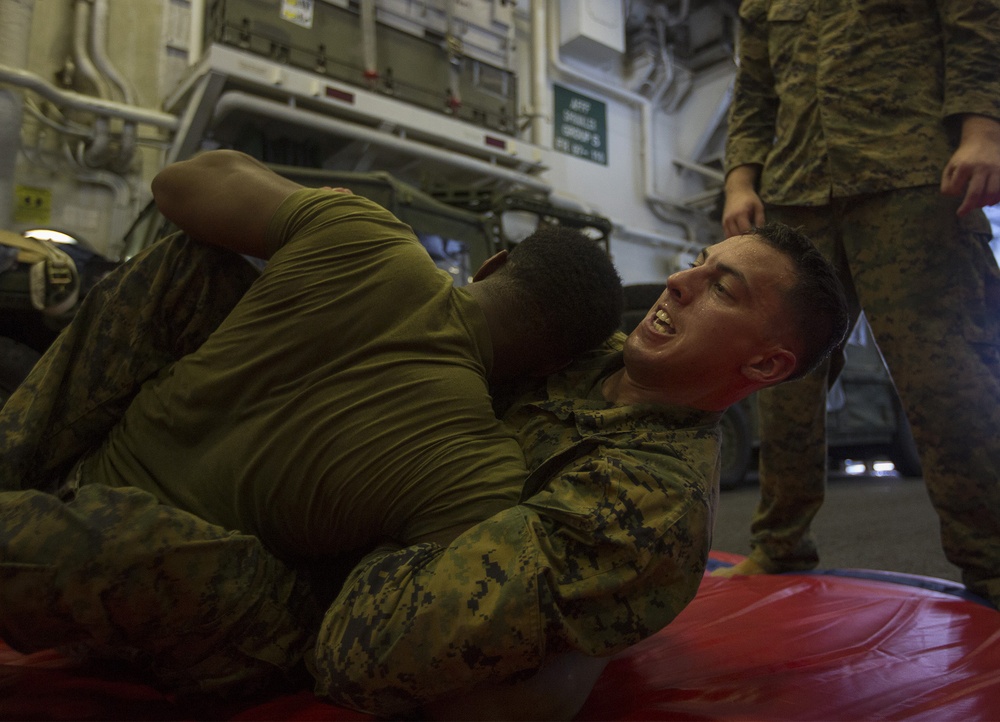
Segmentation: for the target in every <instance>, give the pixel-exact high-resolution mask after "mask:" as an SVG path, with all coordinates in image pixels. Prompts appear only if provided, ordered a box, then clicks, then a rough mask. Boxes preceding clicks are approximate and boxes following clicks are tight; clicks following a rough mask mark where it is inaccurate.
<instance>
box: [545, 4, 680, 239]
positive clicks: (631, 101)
mask: <svg viewBox="0 0 1000 722" xmlns="http://www.w3.org/2000/svg"><path fill="white" fill-rule="evenodd" d="M534 1H535V2H536V3H538V2H544V1H545V0H534ZM556 2H557V0H548V21H547V22H548V39H549V47H548V52H549V65H550V66H551V67H552V68H554V69H555V70H557V71H558V72H559V73H560V74H561V75H562V76H564V77H566V78H569V79H570V80H571V81H573V82H576V83H579V84H581V85H584V86H586V87H588V88H592V89H593V90H596V91H597V92H599V93H602V94H604V95H607V96H610V97H611V98H614V99H615V100H618V101H620V102H622V103H627V104H628V105H631V106H632V107H633V108H636V109H637V110H638V111H639V118H640V126H639V132H640V139H641V144H642V152H641V154H640V159H639V163H640V164H641V166H642V178H643V190H644V194H645V199H646V202H647V203H648V204H649V206H650V208H651V209H652V210H653V211H654V212H656V211H657V206H658V205H666V206H675V207H678V208H680V207H681V202H680V201H679V200H677V199H672V198H665V197H661V196H658V195H657V193H656V179H655V176H654V172H653V162H652V158H653V109H654V106H653V105H652V103H651V102H650V101H649V100H647V99H646V98H645V97H644V96H642V95H639V94H638V93H633V92H632V91H629V90H626V89H625V88H620V87H618V86H616V85H611V84H609V83H605V82H603V81H601V80H599V79H598V78H595V77H593V76H590V75H586V74H585V73H582V72H580V71H577V70H575V69H573V68H572V67H570V66H568V65H566V64H565V63H563V62H562V60H561V59H560V58H559V35H558V32H559V22H558V18H559V16H558V10H557V9H556ZM665 90H666V89H665V88H664V89H662V90H661V93H660V96H659V98H657V100H659V99H660V98H662V93H663V92H665ZM664 220H666V221H667V222H672V223H677V224H678V225H680V222H679V221H676V220H671V219H664Z"/></svg>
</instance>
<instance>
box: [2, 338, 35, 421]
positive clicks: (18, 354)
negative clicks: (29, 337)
mask: <svg viewBox="0 0 1000 722" xmlns="http://www.w3.org/2000/svg"><path fill="white" fill-rule="evenodd" d="M39 358H40V356H39V355H38V353H37V352H36V351H35V350H34V349H33V348H30V347H28V346H25V345H24V344H22V343H18V342H17V341H14V340H13V339H9V338H5V337H3V336H0V408H2V407H3V405H4V404H5V403H7V399H8V398H10V395H11V394H12V393H14V389H16V388H17V387H18V386H20V385H21V382H22V381H24V379H25V378H26V377H27V375H28V372H29V371H31V369H32V367H34V365H35V363H36V362H37V361H38V359H39Z"/></svg>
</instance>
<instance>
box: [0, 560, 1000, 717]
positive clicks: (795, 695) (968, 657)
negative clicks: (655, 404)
mask: <svg viewBox="0 0 1000 722" xmlns="http://www.w3.org/2000/svg"><path fill="white" fill-rule="evenodd" d="M712 556H713V560H714V562H715V563H719V562H722V563H727V562H730V561H735V560H738V559H739V558H740V557H735V556H733V555H726V554H716V553H713V555H712ZM847 573H848V574H851V573H853V572H847ZM866 574H867V576H869V577H871V578H853V577H850V576H830V575H823V574H805V575H781V576H764V577H744V578H738V579H714V578H711V577H706V578H705V580H704V582H703V584H702V586H701V589H700V590H699V592H698V596H697V597H696V598H695V600H694V601H693V602H692V603H691V605H690V606H689V607H688V608H687V609H685V610H684V612H683V613H682V614H681V615H680V616H679V617H678V618H677V619H676V620H675V621H674V623H673V624H671V625H670V626H669V627H667V628H666V629H664V630H663V631H662V632H660V633H659V634H657V635H656V636H654V637H652V638H650V639H648V640H646V641H645V642H643V643H641V644H639V645H636V646H635V647H633V648H631V649H629V650H627V651H626V652H624V653H622V654H620V655H619V656H618V657H616V658H615V659H614V660H612V661H611V663H610V664H609V665H608V667H607V669H606V670H605V673H604V674H603V675H602V677H601V679H600V680H598V683H597V685H596V687H595V688H594V691H593V693H592V694H591V695H590V698H589V700H588V701H587V704H586V705H585V706H584V709H583V710H582V711H581V713H580V715H579V716H578V717H577V719H580V720H927V721H931V720H933V722H942V721H946V720H955V721H956V722H957V721H959V720H961V721H962V722H972V721H975V720H980V721H983V722H987V721H995V720H1000V612H997V611H995V610H992V609H990V608H988V607H986V606H983V605H981V604H978V603H976V602H974V601H970V600H968V599H962V598H960V597H958V596H955V595H954V594H951V593H947V592H944V591H934V590H933V589H927V588H925V587H926V586H928V585H929V586H935V585H937V586H939V587H940V588H942V589H948V588H949V587H951V586H953V585H950V584H949V583H947V582H940V583H939V584H937V582H936V580H930V579H927V578H923V577H905V576H903V575H887V574H881V573H877V572H875V573H866ZM890 580H897V581H900V580H901V581H904V582H906V583H905V584H900V583H897V581H890ZM914 584H915V585H917V586H912V585H914ZM0 719H4V720H27V719H49V720H85V719H87V720H89V719H99V720H112V719H134V720H157V719H190V720H201V719H220V720H222V719H226V720H248V721H253V720H277V719H281V720H364V719H371V718H369V717H366V716H365V715H360V714H358V713H355V712H351V711H348V710H344V709H341V708H338V707H334V706H332V705H328V704H324V703H322V702H320V701H318V700H317V699H315V697H313V695H312V694H311V693H310V692H309V691H306V690H303V691H302V692H299V693H296V694H288V695H283V696H280V697H276V698H274V699H270V700H254V701H249V700H248V701H244V702H243V703H241V704H225V705H224V704H219V705H216V706H205V705H200V706H199V707H197V708H192V707H190V706H188V705H185V704H183V703H180V702H177V701H175V700H172V699H171V698H169V697H167V696H164V695H162V694H160V693H158V692H156V691H155V690H153V689H152V688H151V687H149V686H147V685H144V684H142V683H141V682H140V681H138V680H136V679H130V678H128V676H127V675H125V676H123V675H122V673H121V672H120V671H119V672H112V671H111V670H107V669H97V668H81V667H78V666H75V665H73V663H71V662H69V661H68V660H66V659H64V658H62V657H60V656H59V655H57V654H56V653H54V652H40V653H37V654H33V655H28V656H23V655H19V654H18V653H16V652H14V651H13V650H11V649H10V648H8V647H6V646H3V645H2V643H0Z"/></svg>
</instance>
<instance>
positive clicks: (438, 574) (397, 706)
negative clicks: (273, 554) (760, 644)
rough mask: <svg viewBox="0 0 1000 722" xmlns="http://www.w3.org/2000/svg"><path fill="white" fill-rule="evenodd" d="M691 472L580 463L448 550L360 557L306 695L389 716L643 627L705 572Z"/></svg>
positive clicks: (634, 638)
mask: <svg viewBox="0 0 1000 722" xmlns="http://www.w3.org/2000/svg"><path fill="white" fill-rule="evenodd" d="M671 463H676V464H677V465H678V467H680V466H681V465H682V462H680V461H677V460H671V459H667V460H666V464H667V467H668V470H669V466H670V464H671ZM690 476H691V474H690V470H687V477H688V479H689V481H685V482H682V483H679V484H677V485H676V486H671V487H670V488H671V489H672V491H671V490H664V488H663V486H662V485H661V484H659V483H657V481H656V480H655V479H650V478H647V475H646V474H644V473H643V471H642V469H641V468H640V469H638V470H637V469H635V468H625V467H624V466H623V465H622V460H621V459H620V458H617V457H614V456H612V457H610V458H609V457H607V456H602V457H601V458H596V459H595V458H589V459H585V460H582V461H581V462H580V463H578V464H576V465H575V467H574V468H573V469H571V470H566V471H564V472H563V473H561V474H560V475H559V476H558V477H556V478H555V479H554V480H553V481H552V482H551V483H550V484H549V486H548V487H547V488H546V490H545V491H543V492H542V493H539V494H536V495H535V496H533V497H532V498H531V499H529V500H528V501H527V502H525V503H523V504H521V505H519V506H517V507H514V508H512V509H508V510H506V511H504V512H501V513H500V514H497V515H496V516H494V517H492V518H491V519H488V520H487V521H485V522H482V523H480V524H478V525H477V526H475V527H473V528H471V529H469V530H468V531H467V532H465V533H464V534H463V535H461V536H460V537H459V538H458V539H456V541H455V542H454V543H452V544H451V545H450V546H448V547H447V548H442V547H440V546H437V545H432V544H424V545H417V546H412V547H407V548H405V549H399V550H395V551H393V550H388V549H382V550H379V551H376V552H374V553H372V554H371V555H369V556H368V557H367V558H366V559H364V560H363V561H362V563H361V564H359V565H358V567H356V568H355V570H354V571H353V573H352V575H351V577H350V578H349V580H348V582H347V583H346V584H345V586H344V588H343V590H342V591H341V593H340V595H339V596H338V597H337V599H336V600H335V601H334V603H333V605H332V606H331V607H330V608H329V610H328V611H327V614H326V617H325V620H324V623H323V625H322V628H321V631H320V634H319V639H318V642H317V651H316V654H315V659H314V663H313V673H314V675H315V676H316V679H317V693H319V694H321V695H324V696H328V697H330V698H332V699H333V700H334V701H335V702H337V703H339V704H344V705H348V706H351V707H354V708H357V709H361V710H364V711H367V712H374V713H377V714H384V715H392V714H397V713H399V712H400V711H403V710H406V709H409V708H413V707H416V706H419V705H420V704H423V703H426V702H430V701H433V700H435V699H440V698H442V697H444V696H447V695H449V694H452V693H454V692H456V691H458V690H461V689H466V688H469V687H471V686H473V685H476V684H480V683H497V682H500V681H502V680H505V679H511V678H514V679H517V678H519V675H530V674H531V673H533V672H534V671H535V670H537V669H539V668H540V667H541V666H542V665H543V663H544V662H545V661H546V660H547V659H549V658H550V657H551V656H552V655H554V654H558V653H561V652H565V651H569V650H575V651H578V652H582V653H583V654H586V655H589V656H607V655H611V654H613V653H615V652H617V651H619V650H621V649H624V648H625V647H627V646H629V645H631V644H634V643H636V642H638V641H640V640H641V639H644V638H645V637H648V636H649V635H651V634H653V633H655V632H656V631H658V630H659V629H661V628H662V627H664V626H665V625H666V624H667V623H669V622H670V621H671V620H672V619H673V618H674V617H675V616H676V615H677V613H678V612H680V610H681V609H683V607H684V606H685V605H686V604H687V603H688V602H689V601H690V599H691V598H692V597H693V596H694V593H695V591H696V590H697V587H698V584H699V582H700V581H701V578H702V574H703V572H704V566H705V560H706V557H707V554H708V546H709V545H710V541H709V539H710V532H709V528H710V521H709V519H710V512H709V511H708V509H709V507H710V505H709V504H708V503H707V502H706V503H700V502H701V501H703V499H702V498H701V497H702V496H703V495H702V494H701V493H700V492H698V491H697V489H698V488H700V482H697V481H696V480H691V479H690ZM689 482H690V485H689Z"/></svg>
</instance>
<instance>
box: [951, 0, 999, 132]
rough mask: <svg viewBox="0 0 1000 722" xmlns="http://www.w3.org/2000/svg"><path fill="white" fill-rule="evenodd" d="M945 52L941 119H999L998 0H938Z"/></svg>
mask: <svg viewBox="0 0 1000 722" xmlns="http://www.w3.org/2000/svg"><path fill="white" fill-rule="evenodd" d="M937 5H938V11H939V13H940V16H941V27H942V30H943V37H944V51H945V78H944V80H945V97H944V108H943V113H944V116H945V117H947V116H950V115H955V114H958V113H976V114H979V115H987V116H990V117H992V118H995V119H997V120H1000V73H997V68H998V67H1000V0H939V2H938V4H937Z"/></svg>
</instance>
